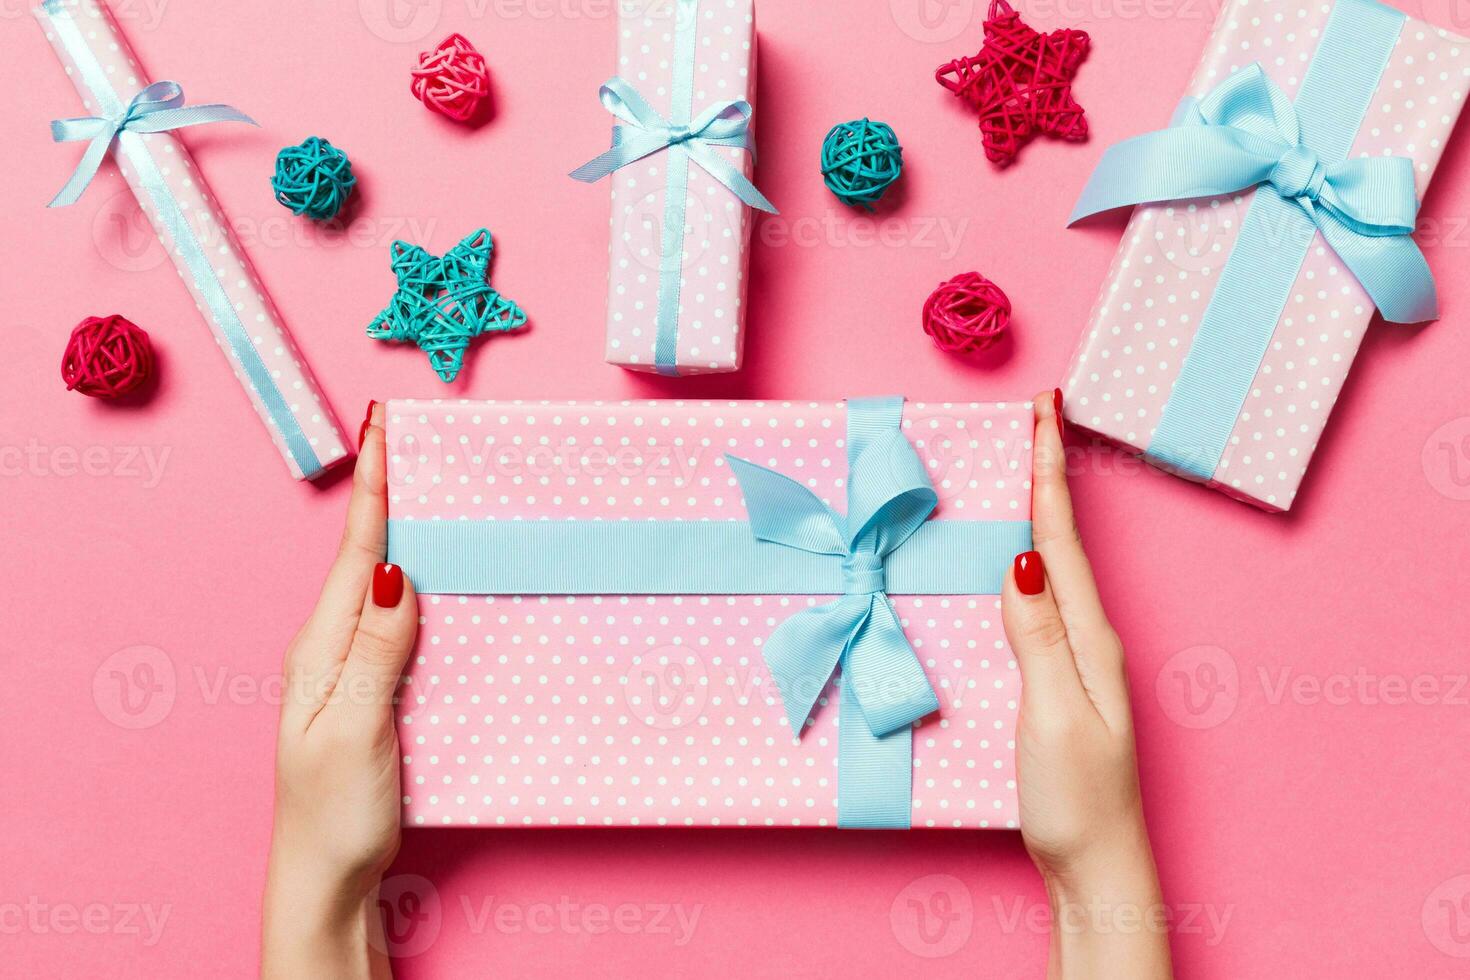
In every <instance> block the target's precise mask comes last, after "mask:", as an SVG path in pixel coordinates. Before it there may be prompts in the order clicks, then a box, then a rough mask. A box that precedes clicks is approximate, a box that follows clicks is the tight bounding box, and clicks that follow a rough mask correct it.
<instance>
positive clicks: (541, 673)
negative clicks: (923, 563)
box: [387, 401, 1031, 827]
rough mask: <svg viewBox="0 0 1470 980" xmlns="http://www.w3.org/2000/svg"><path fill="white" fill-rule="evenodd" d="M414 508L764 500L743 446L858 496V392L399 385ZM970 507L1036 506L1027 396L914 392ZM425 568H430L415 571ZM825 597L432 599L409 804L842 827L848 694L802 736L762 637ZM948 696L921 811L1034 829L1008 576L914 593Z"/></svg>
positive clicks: (914, 430) (399, 474) (406, 487)
mask: <svg viewBox="0 0 1470 980" xmlns="http://www.w3.org/2000/svg"><path fill="white" fill-rule="evenodd" d="M387 415H388V426H387V432H388V441H389V476H388V479H389V487H388V491H389V512H390V516H391V517H393V518H395V519H407V520H475V519H478V520H531V521H534V520H567V519H574V520H597V519H602V520H644V519H658V520H744V519H746V514H745V511H744V504H743V502H742V500H741V496H740V490H739V486H738V485H737V483H736V481H735V478H734V476H733V474H732V473H731V472H730V469H729V466H728V465H727V464H726V461H725V458H724V454H725V453H733V454H735V455H739V456H742V457H744V458H747V459H751V460H754V461H755V462H758V463H761V464H763V465H767V466H772V467H775V468H777V469H778V470H780V471H781V472H783V473H786V474H788V475H790V476H792V477H793V478H794V479H797V480H799V481H800V482H802V483H803V484H805V485H806V486H807V487H809V488H810V489H811V490H812V492H813V493H815V494H817V496H818V497H820V498H822V499H823V500H825V501H827V502H828V503H830V504H833V505H834V506H835V507H836V508H837V509H838V510H842V509H844V508H845V497H846V489H845V485H846V484H845V480H846V471H847V460H846V450H845V446H844V442H845V436H846V428H845V409H844V407H843V405H841V404H840V403H807V402H802V403H790V402H673V401H663V402H660V401H648V402H619V403H601V402H587V403H569V402H561V403H552V402H541V403H529V402H525V403H522V402H515V403H510V402H500V403H497V402H472V401H461V402H449V401H434V402H415V401H394V402H390V403H389V404H388V406H387ZM903 424H904V431H905V433H906V434H907V436H908V438H909V440H910V441H911V442H912V443H913V445H914V446H915V448H916V450H917V451H918V452H919V454H920V456H921V458H922V459H924V461H925V462H926V464H927V466H928V469H929V472H930V477H931V481H932V482H933V484H934V487H935V489H936V490H937V491H938V493H939V495H940V498H941V502H940V507H939V510H938V511H937V512H936V516H937V517H943V518H945V519H951V520H964V519H970V518H973V519H976V520H988V519H1006V520H1029V519H1030V487H1031V480H1030V476H1031V410H1030V406H1029V405H1028V404H1026V403H1024V402H1021V403H1015V404H953V405H951V404H943V405H940V404H934V405H926V404H922V403H908V404H907V405H906V406H905V410H904V423H903ZM407 572H408V573H409V576H410V578H411V577H412V574H413V570H412V569H411V568H410V569H407ZM825 601H827V599H826V597H814V596H700V595H690V596H625V595H606V596H457V595H432V596H423V597H421V600H420V613H421V617H420V623H421V626H420V631H419V641H418V646H417V649H416V650H415V654H414V657H413V659H412V661H411V663H410V666H409V669H408V672H407V674H406V676H405V678H404V684H403V687H402V689H401V698H400V705H399V717H398V721H399V735H400V739H401V744H402V746H403V752H404V759H403V793H404V796H403V806H404V821H405V823H408V824H423V825H471V824H479V825H486V824H489V825H496V824H507V825H518V826H519V825H530V826H550V825H578V824H589V825H619V826H627V825H655V826H656V825H664V824H673V825H698V826H718V825H736V826H740V825H751V826H769V825H780V826H793V825H801V826H807V825H811V826H830V825H835V822H836V813H837V792H838V782H837V775H836V765H837V735H838V733H837V705H836V703H835V700H836V697H837V694H836V692H835V691H833V690H832V689H830V688H829V690H828V692H827V694H826V695H825V696H824V697H823V698H822V700H821V703H819V705H818V707H817V709H816V712H815V714H814V715H813V719H812V722H811V723H810V726H809V728H808V729H807V730H806V732H805V733H804V734H803V737H802V738H801V740H800V741H799V742H798V741H797V740H795V739H793V738H792V734H791V731H790V728H789V725H788V722H787V721H786V718H785V714H784V712H783V710H782V708H781V705H780V701H779V698H778V697H777V694H776V691H775V688H774V686H773V684H772V682H771V679H770V675H769V673H768V672H767V670H766V667H765V664H764V661H763V659H762V657H761V644H762V643H763V642H764V640H765V638H766V637H767V636H768V635H769V634H770V633H771V631H772V630H773V629H774V628H775V627H776V626H777V625H778V624H780V623H781V622H783V621H784V620H785V619H786V618H787V617H789V616H790V615H792V614H793V613H795V612H797V611H798V610H800V609H803V608H806V607H807V606H810V605H814V604H817V603H820V602H825ZM892 601H893V605H894V608H895V610H896V611H897V613H898V615H899V617H900V619H901V620H902V622H903V625H904V631H905V634H906V635H907V636H908V638H909V640H910V642H911V643H912V644H913V646H914V649H915V651H916V652H917V653H918V656H919V658H920V661H921V662H922V663H923V664H924V667H925V669H926V671H927V673H928V675H929V677H930V680H931V681H932V682H933V684H934V687H935V690H936V691H937V692H938V694H939V700H940V711H939V712H938V713H937V714H936V715H932V716H930V717H929V718H927V719H925V720H924V721H923V722H922V723H921V724H920V725H919V726H918V727H917V729H916V731H915V733H914V783H913V820H914V825H915V826H919V827H1014V826H1015V825H1016V820H1017V809H1016V795H1015V768H1014V754H1015V744H1014V729H1015V716H1016V708H1017V699H1018V697H1019V693H1020V678H1019V675H1018V673H1017V671H1016V667H1015V662H1014V660H1013V658H1012V655H1011V652H1010V649H1009V647H1008V646H1007V644H1006V641H1005V636H1004V633H1003V631H1002V628H1001V622H1000V608H999V599H998V597H996V596H894V597H893V599H892Z"/></svg>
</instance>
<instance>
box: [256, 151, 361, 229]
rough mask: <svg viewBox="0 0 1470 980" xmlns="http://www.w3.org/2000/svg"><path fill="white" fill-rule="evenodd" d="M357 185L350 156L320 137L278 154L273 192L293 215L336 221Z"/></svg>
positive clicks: (272, 186) (315, 219) (273, 178)
mask: <svg viewBox="0 0 1470 980" xmlns="http://www.w3.org/2000/svg"><path fill="white" fill-rule="evenodd" d="M356 186H357V178H356V177H354V176H352V161H351V160H348V159H347V154H345V153H343V152H342V151H341V150H339V149H337V148H336V147H335V146H333V145H332V144H331V143H328V142H327V141H326V140H324V139H322V138H321V137H320V136H308V137H307V138H306V139H305V140H304V141H302V143H301V144H300V145H299V146H288V147H286V148H285V149H283V150H281V152H280V153H277V154H276V172H275V173H274V174H272V175H271V189H272V190H274V191H275V192H276V200H277V201H279V202H280V203H281V204H283V205H285V206H286V207H288V208H290V209H291V211H292V213H293V214H297V215H303V214H304V215H306V217H308V218H310V219H312V220H313V221H327V220H329V219H331V218H335V217H336V216H337V214H338V212H340V211H341V210H342V206H343V205H344V204H346V203H347V198H348V197H349V196H350V195H351V194H352V189H353V188H354V187H356Z"/></svg>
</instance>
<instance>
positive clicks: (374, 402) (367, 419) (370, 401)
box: [362, 398, 378, 422]
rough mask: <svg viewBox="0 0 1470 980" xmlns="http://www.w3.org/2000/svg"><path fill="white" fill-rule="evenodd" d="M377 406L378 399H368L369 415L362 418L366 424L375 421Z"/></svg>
mask: <svg viewBox="0 0 1470 980" xmlns="http://www.w3.org/2000/svg"><path fill="white" fill-rule="evenodd" d="M377 404H378V402H377V400H376V399H373V398H369V399H368V410H367V414H366V415H364V416H363V417H362V420H363V421H364V422H371V421H372V420H373V408H374V406H376V405H377Z"/></svg>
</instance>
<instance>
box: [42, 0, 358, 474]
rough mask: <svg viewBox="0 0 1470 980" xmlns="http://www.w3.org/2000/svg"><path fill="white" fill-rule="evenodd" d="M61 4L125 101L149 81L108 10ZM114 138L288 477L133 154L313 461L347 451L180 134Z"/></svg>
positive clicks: (255, 395) (253, 395)
mask: <svg viewBox="0 0 1470 980" xmlns="http://www.w3.org/2000/svg"><path fill="white" fill-rule="evenodd" d="M60 6H61V7H62V8H64V9H65V11H66V12H67V13H68V14H69V15H70V17H71V19H72V20H74V21H75V22H76V24H77V25H78V27H79V29H80V32H81V34H82V37H83V38H84V39H85V42H86V44H87V47H88V50H90V51H91V52H92V54H93V55H94V56H95V58H96V60H97V61H98V63H99V64H100V65H101V67H102V70H103V72H104V73H105V74H106V75H107V77H108V80H109V81H110V82H111V84H112V88H113V91H114V92H115V94H116V95H117V97H118V99H119V100H120V101H122V102H127V101H128V100H130V99H132V97H133V96H134V95H136V94H137V93H138V92H139V91H141V90H142V89H143V88H145V87H146V86H147V85H148V84H149V83H148V79H147V76H146V75H145V74H144V72H143V70H142V68H140V67H139V65H138V60H137V58H136V57H135V56H134V55H133V52H132V50H131V49H130V48H129V47H128V43H127V40H126V39H125V38H124V37H123V36H122V33H121V32H120V31H119V30H118V27H117V24H116V23H115V22H114V21H113V19H112V16H111V14H110V13H109V12H107V11H106V9H105V8H103V7H101V6H99V5H98V4H97V3H96V0H64V2H63V3H62V4H61V5H60ZM36 16H37V17H38V18H39V20H40V23H41V26H42V28H43V30H45V32H46V38H47V40H49V41H50V42H51V44H52V47H53V48H54V49H55V50H56V54H57V57H58V58H60V59H61V62H62V65H63V66H64V67H65V69H66V73H67V75H68V76H69V77H70V78H71V80H72V82H73V84H75V86H76V88H77V92H78V93H79V94H80V95H81V96H82V104H83V106H84V107H85V109H86V110H87V112H88V114H97V113H99V111H100V110H99V109H98V102H97V98H96V96H95V95H94V94H93V93H92V92H91V91H90V90H89V89H88V87H87V83H86V82H85V81H84V80H83V76H82V72H81V71H80V70H79V69H78V66H77V65H75V64H74V63H73V62H72V60H71V58H70V56H69V55H68V54H67V52H66V49H65V47H64V46H63V44H62V42H61V39H60V38H59V36H58V32H57V31H56V30H55V29H54V27H53V26H52V24H51V23H50V19H49V15H48V14H47V13H46V11H45V8H44V7H41V8H37V10H36ZM118 142H119V147H120V150H121V152H114V153H113V154H112V158H113V159H114V160H115V161H116V163H117V166H118V169H119V170H121V172H122V175H123V177H124V178H125V179H126V180H127V182H128V186H129V187H131V188H132V190H133V194H134V196H135V197H136V198H137V200H138V207H139V208H140V209H141V210H142V212H143V213H144V214H145V215H147V216H148V221H149V223H150V224H152V226H153V230H154V232H155V233H156V234H157V235H158V237H159V240H160V241H161V242H162V243H163V246H164V248H165V249H166V250H167V251H168V254H169V257H170V258H171V259H173V261H174V268H175V270H176V271H177V272H178V274H179V278H181V279H182V280H183V281H184V285H185V286H187V287H188V289H189V294H190V295H191V296H193V298H194V305H195V306H196V307H197V308H198V309H199V313H200V315H201V316H202V317H204V319H205V321H206V322H208V323H209V325H210V329H211V330H212V332H213V333H214V339H215V343H217V344H218V345H219V347H220V349H221V350H222V351H224V353H225V356H226V358H228V360H229V363H230V368H231V369H232V370H233V371H234V372H235V377H236V378H237V379H239V381H240V384H241V386H242V387H243V388H244V389H245V391H246V393H247V394H248V395H249V397H250V402H251V404H252V405H254V406H255V411H256V414H257V415H259V416H260V419H261V421H262V422H264V423H265V425H266V429H267V431H269V432H270V436H271V439H272V441H274V442H275V444H276V448H277V450H279V451H280V453H281V456H282V458H283V459H285V461H286V465H287V466H288V467H290V469H291V473H292V475H294V476H295V477H296V478H297V479H300V478H301V477H302V476H303V473H302V471H301V468H300V466H298V465H297V463H296V461H295V459H293V457H292V455H291V452H290V450H289V448H288V446H287V443H286V439H285V437H284V435H283V434H282V433H281V431H280V429H279V428H278V427H277V426H276V424H275V422H274V421H273V420H272V418H271V415H270V412H269V411H268V410H267V409H266V407H265V403H264V402H263V401H262V400H261V396H260V393H259V392H258V391H257V390H256V389H255V386H254V384H253V383H252V382H251V380H250V377H249V375H247V374H246V373H245V371H244V369H243V368H242V367H241V365H240V362H239V360H238V358H237V357H236V356H235V353H234V351H233V350H232V349H231V347H230V344H229V342H228V340H227V339H226V336H225V334H224V332H223V328H222V327H221V325H220V324H219V323H217V322H216V321H215V319H214V317H213V315H212V314H211V313H210V312H209V309H208V304H207V302H206V300H205V299H204V294H203V293H202V291H201V290H200V288H199V286H198V285H197V284H196V283H195V281H194V278H193V276H192V275H191V274H190V273H189V271H188V267H187V266H186V265H185V264H184V259H183V252H182V250H181V248H180V247H179V245H178V243H176V242H175V241H174V240H173V239H172V237H171V236H170V234H169V231H168V228H167V226H166V225H165V224H164V222H163V221H161V220H160V218H159V214H158V209H157V207H155V205H154V202H153V200H152V198H151V196H150V195H149V193H148V191H147V189H146V187H145V186H144V185H143V182H142V181H141V180H140V178H139V176H138V174H137V172H136V170H135V169H134V167H133V166H132V164H131V163H130V161H129V156H130V155H135V154H139V153H141V154H146V156H147V157H148V158H150V159H151V160H152V162H153V167H154V168H155V169H156V170H157V171H158V173H159V174H160V175H161V177H162V178H163V181H164V182H165V183H166V184H167V185H168V187H169V189H170V191H171V195H172V197H173V199H174V200H175V201H177V202H178V208H179V211H180V212H181V213H182V214H183V216H184V220H185V221H186V222H187V224H188V226H189V228H190V230H191V231H192V232H193V234H194V237H195V238H196V239H197V240H198V241H199V243H200V245H201V246H202V248H203V250H204V253H205V254H206V255H207V256H208V257H209V262H210V264H211V265H212V266H213V267H214V273H215V278H216V279H217V281H218V283H219V286H220V288H221V289H222V290H223V291H224V294H225V296H226V297H227V298H228V300H229V301H230V303H231V305H232V306H233V307H234V309H235V313H236V315H237V317H238V319H239V321H240V323H241V324H243V325H244V327H245V331H246V332H247V333H248V334H249V337H250V343H251V346H253V347H254V348H255V351H256V353H257V354H258V355H259V356H260V361H261V363H262V364H264V365H265V368H266V370H267V371H269V372H270V376H271V378H272V380H273V381H274V382H275V385H276V387H277V388H278V389H279V391H280V393H281V397H282V399H283V400H284V401H285V403H286V405H287V406H288V407H289V408H290V410H291V414H292V415H293V416H294V417H295V419H296V422H297V424H298V425H299V426H300V428H301V431H302V434H303V435H304V436H305V437H306V440H307V442H309V443H310V444H311V448H312V450H313V452H315V453H316V456H317V459H318V460H320V461H321V463H322V464H323V466H324V467H325V466H330V465H331V464H332V463H334V462H338V461H340V460H343V459H346V458H348V456H349V455H350V454H349V452H348V447H347V439H346V437H345V436H344V435H343V432H342V429H341V427H340V426H339V425H338V424H337V419H336V417H335V416H334V415H333V414H332V409H331V407H330V406H329V405H328V404H327V402H326V401H325V399H323V397H322V393H321V390H320V389H319V388H318V387H317V383H316V379H315V378H314V377H313V376H312V373H311V368H310V367H309V366H308V365H307V363H306V361H305V360H303V358H302V356H301V352H300V351H299V350H298V349H297V348H296V344H295V342H294V341H293V340H292V339H291V334H290V332H289V331H288V330H287V329H286V326H285V324H284V323H283V322H282V321H281V318H280V314H279V313H278V312H277V311H276V308H275V304H274V303H272V302H271V299H270V297H269V295H267V293H266V291H265V287H264V286H263V285H261V282H260V278H259V276H257V275H256V273H255V270H254V268H253V267H252V266H251V264H250V260H249V259H248V258H247V257H246V255H245V252H244V250H243V249H242V248H241V247H240V244H239V242H237V241H236V240H235V237H234V233H233V232H232V231H231V229H230V224H229V222H228V221H227V220H226V218H225V217H224V214H223V212H222V211H221V210H220V207H219V202H218V201H216V200H215V197H214V195H213V194H211V193H210V191H209V188H208V187H207V186H206V185H205V182H204V177H203V176H202V175H201V174H200V173H199V171H198V170H197V169H196V168H195V166H194V161H193V159H192V158H191V157H190V156H189V151H188V149H187V148H186V147H185V146H184V144H183V142H182V141H180V140H179V139H178V138H177V137H175V136H174V135H173V134H171V133H152V134H147V135H140V134H137V133H124V134H122V136H121V138H120V139H119V141H118Z"/></svg>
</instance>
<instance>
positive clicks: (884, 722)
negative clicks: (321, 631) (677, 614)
mask: <svg viewBox="0 0 1470 980" xmlns="http://www.w3.org/2000/svg"><path fill="white" fill-rule="evenodd" d="M902 415H903V399H901V398H879V399H852V400H849V401H848V403H847V461H848V474H847V513H846V516H844V515H842V514H839V513H837V512H835V511H834V510H832V509H831V508H829V507H827V506H826V505H825V504H823V503H822V502H821V500H819V499H818V498H817V497H816V495H815V494H813V493H812V492H811V491H810V490H808V489H807V488H806V487H805V486H803V485H802V484H800V483H797V482H796V481H794V480H791V479H789V478H788V477H786V476H783V475H782V474H780V473H778V472H776V471H774V470H770V469H767V468H765V467H762V466H758V465H757V464H755V463H751V462H749V461H747V460H743V459H740V458H738V457H734V456H727V457H726V459H727V460H728V461H729V465H730V467H731V470H732V472H733V473H734V474H735V476H736V478H737V479H738V480H739V482H740V487H741V492H742V494H743V496H744V498H745V506H746V510H747V513H748V514H749V517H750V519H749V520H748V521H414V520H393V521H390V522H389V524H388V560H389V561H390V562H394V563H396V564H399V565H401V566H402V567H403V568H404V569H405V570H406V571H407V572H408V574H409V577H410V578H412V579H413V582H414V586H415V588H416V589H417V590H418V591H419V592H421V593H425V594H430V593H447V594H458V595H466V594H491V595H572V594H576V595H586V594H591V595H752V594H754V595H833V594H838V595H840V598H838V599H837V600H836V601H834V602H830V603H827V604H825V605H821V606H815V607H812V608H809V609H804V610H802V611H800V612H798V613H796V614H795V615H794V616H792V617H791V618H790V619H788V620H786V621H785V622H784V623H782V624H781V625H780V626H778V627H777V628H776V629H775V631H774V632H772V634H771V635H770V637H768V638H767V640H766V642H765V644H764V646H763V648H762V649H763V652H764V655H765V659H766V663H767V664H768V665H769V667H770V670H771V676H772V679H773V680H774V681H775V683H776V686H777V688H778V690H779V691H780V693H781V699H782V703H783V706H784V708H785V710H786V716H787V719H788V721H789V723H790V725H791V731H792V733H793V735H795V736H797V737H800V735H801V732H802V730H803V729H804V728H805V727H806V723H807V718H808V717H809V716H810V715H811V713H812V710H813V708H814V707H815V706H816V703H817V701H818V699H819V698H820V695H821V693H822V691H823V690H824V689H825V688H826V687H827V684H828V681H829V680H831V678H832V675H833V673H834V671H836V670H837V669H838V667H839V665H840V667H841V677H840V678H839V690H840V696H839V699H838V728H839V739H838V817H837V822H838V825H839V826H843V827H907V826H909V824H910V820H911V814H912V796H913V793H912V782H913V779H912V777H913V771H912V769H913V733H912V727H911V726H912V725H913V723H914V722H915V721H917V720H919V719H920V718H922V717H924V716H925V715H927V714H930V713H932V712H934V711H936V710H937V709H938V707H939V701H938V698H937V697H936V695H935V692H934V689H933V687H932V685H930V683H929V680H928V678H927V676H926V675H925V673H924V670H923V667H922V666H921V665H920V663H919V660H918V658H917V656H915V654H914V651H913V648H912V647H911V646H910V645H909V642H908V640H907V639H906V638H905V637H904V634H903V627H902V625H901V624H900V622H899V620H898V617H897V615H895V613H894V611H893V608H892V606H891V605H890V604H889V601H888V593H889V592H890V591H891V592H893V593H894V594H905V595H995V594H998V593H999V592H1000V589H1001V584H1002V582H1003V580H1004V578H1005V574H1006V570H1007V568H1008V567H1009V566H1010V564H1011V561H1012V559H1013V558H1014V557H1015V556H1016V555H1017V554H1020V553H1021V552H1024V551H1029V550H1030V549H1031V523H1030V522H1029V521H951V520H930V519H929V517H930V514H931V513H932V512H933V510H934V508H935V506H936V504H937V501H938V498H937V496H936V494H935V492H934V489H933V487H932V486H931V484H930V482H929V477H928V474H927V472H926V470H925V467H924V464H923V462H922V461H921V460H920V459H919V457H918V455H917V454H916V453H915V452H914V449H913V447H912V446H911V445H910V444H909V442H908V440H907V439H906V438H905V437H904V435H903V432H902V430H901V428H900V423H901V421H902Z"/></svg>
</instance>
